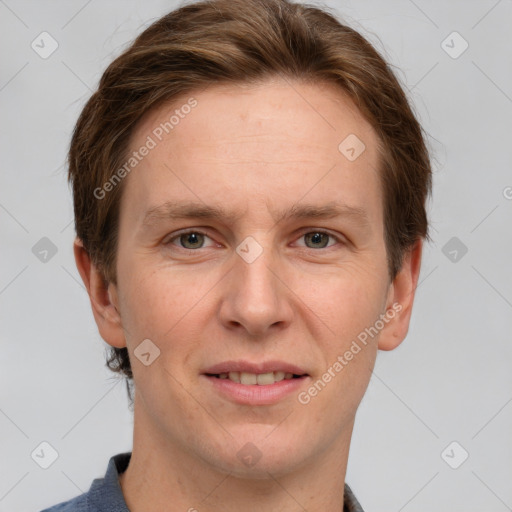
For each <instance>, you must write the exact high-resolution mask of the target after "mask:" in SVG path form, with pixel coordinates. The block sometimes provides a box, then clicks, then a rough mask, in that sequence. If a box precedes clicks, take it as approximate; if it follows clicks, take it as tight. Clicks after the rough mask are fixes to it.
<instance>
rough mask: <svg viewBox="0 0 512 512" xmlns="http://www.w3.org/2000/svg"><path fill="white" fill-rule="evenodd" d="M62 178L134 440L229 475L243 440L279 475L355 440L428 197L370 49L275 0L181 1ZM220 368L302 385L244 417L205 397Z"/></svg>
mask: <svg viewBox="0 0 512 512" xmlns="http://www.w3.org/2000/svg"><path fill="white" fill-rule="evenodd" d="M212 27H214V29H212ZM69 178H70V181H71V183H72V186H73V197H74V209H75V226H76V232H77V240H76V243H75V255H76V260H77V265H78V268H79V270H80V273H81V275H82V278H83V279H84V281H85V282H86V285H87V288H88V291H89V295H90V297H91V304H92V308H93V313H94V316H95V319H96V322H97V324H98V328H99V331H100V334H101V336H102V337H103V339H104V340H105V341H106V342H107V343H108V344H109V346H110V350H111V352H110V354H109V357H108V360H107V365H108V366H109V368H111V369H112V370H113V371H115V372H119V373H121V374H123V375H124V376H125V377H126V379H127V382H128V383H129V384H130V386H129V388H128V389H129V392H133V389H135V404H136V414H137V407H139V410H140V415H141V417H144V421H145V424H147V425H151V428H153V429H154V431H158V432H160V433H161V434H162V439H166V440H169V441H168V442H169V443H170V444H173V445H174V447H181V448H182V449H183V450H189V451H190V450H192V452H193V453H194V454H195V455H197V456H198V457H200V458H202V459H204V460H208V461H210V462H211V463H212V464H217V465H218V466H219V467H222V468H223V469H225V470H230V471H244V470H249V469H248V468H247V466H246V467H245V469H244V467H243V465H241V466H237V464H238V462H237V458H236V456H235V454H236V453H237V450H239V449H240V448H242V447H243V446H246V443H249V442H250V443H253V444H254V445H255V446H257V447H258V450H261V452H260V453H263V454H264V457H262V461H265V462H264V463H263V464H262V466H261V467H262V468H266V469H267V470H268V469H270V468H273V469H274V470H275V469H276V468H277V467H283V466H282V463H283V462H282V461H283V460H284V458H286V460H287V464H288V465H294V464H295V465H300V464H301V463H304V461H305V460H309V459H311V458H312V457H314V454H318V453H321V452H323V451H325V450H326V449H327V448H328V446H333V443H335V442H336V441H338V440H339V439H340V435H341V434H340V433H342V432H345V433H346V434H347V435H348V433H349V431H350V429H351V425H352V422H353V420H354V415H355V411H356V409H357V407H358V405H359V402H360V400H361V398H362V396H363V395H364V392H365V390H366V388H367V385H368V382H369V379H370V376H371V372H372V369H373V365H374V362H375V357H376V353H377V350H378V349H381V350H391V349H393V348H395V347H396V346H398V345H399V344H400V343H401V342H402V341H403V339H404V338H405V336H406V334H407V330H408V325H409V319H410V315H411V311H412V304H413V298H414V291H415V287H416V283H417V278H418V274H419V268H420V262H421V250H422V243H423V241H424V240H425V239H428V228H427V216H426V208H425V206H426V200H427V197H428V195H429V193H430V189H431V168H430V162H429V155H428V152H427V148H426V145H425V141H424V135H423V131H422V129H421V127H420V125H419V123H418V121H417V119H416V118H415V115H414V114H413V111H412V109H411V107H410V105H409V103H408V100H407V98H406V96H405V94H404V92H403V90H402V87H401V86H400V84H399V82H398V80H397V79H396V77H395V75H394V74H393V72H392V71H391V69H390V67H389V65H388V64H386V62H385V61H384V59H383V58H382V57H381V56H380V55H379V53H378V52H377V51H376V50H375V49H374V48H373V47H372V46H371V45H370V43H368V42H367V41H366V40H365V39H364V38H363V37H362V36H361V35H360V34H359V33H357V32H356V31H354V30H353V29H351V28H350V27H348V26H345V25H343V24H341V23H340V22H339V21H338V20H337V19H335V18H334V17H333V16H332V15H331V14H329V13H328V12H326V11H325V10H320V9H318V8H316V7H313V6H306V5H300V4H293V3H289V2H287V1H285V0H263V1H246V0H240V1H239V0H214V1H209V2H199V3H194V4H190V5H186V6H183V7H181V8H180V9H178V10H176V11H173V12H171V13H169V14H168V15H166V16H164V17H163V18H161V19H159V20H157V21H156V22H155V23H153V24H152V25H151V26H149V27H148V28H147V29H146V30H145V31H144V32H143V33H142V34H141V35H140V36H138V37H137V38H136V40H135V41H134V42H133V44H132V45H131V46H130V47H129V48H128V49H126V50H125V51H124V52H123V53H122V54H121V55H120V56H119V57H118V58H116V59H115V60H114V61H113V62H112V63H111V64H110V66H109V67H108V68H107V70H106V71H105V72H104V74H103V76H102V78H101V80H100V84H99V87H98V90H97V91H96V92H95V93H94V94H93V95H92V97H91V98H90V99H89V101H88V102H87V104H86V105H85V107H84V109H83V111H82V113H81V115H80V118H79V120H78V122H77V124H76V127H75V130H74V133H73V137H72V141H71V146H70V151H69ZM192 203H194V205H195V213H194V217H190V216H187V215H188V214H189V213H190V211H189V210H191V207H192ZM328 209H337V211H335V212H334V213H333V214H331V215H328V214H327V213H326V211H327V210H328ZM178 214H180V215H178ZM181 214H183V215H181ZM364 333H365V334H364ZM143 340H150V342H149V344H148V341H145V342H144V343H145V344H143V345H141V343H142V342H143ZM141 347H142V348H141ZM140 352H143V353H145V354H148V353H149V354H150V355H149V356H145V359H146V361H145V362H144V361H143V359H144V357H140V356H141V354H140ZM348 352H350V353H351V354H352V355H350V354H349V353H348ZM340 357H341V359H340ZM233 361H236V362H240V361H245V362H252V363H254V364H259V363H260V362H269V361H288V363H289V364H292V365H295V366H296V372H297V375H302V377H301V378H300V379H294V380H297V381H298V382H297V383H296V384H295V386H296V388H295V389H296V392H295V393H292V394H289V395H287V397H286V398H284V399H282V400H280V401H279V402H276V403H274V402H272V403H270V402H269V403H263V402H262V403H261V404H259V405H257V406H254V405H248V404H246V403H243V401H242V402H240V401H238V402H237V401H234V400H232V399H227V398H226V397H225V396H224V395H223V393H222V392H218V390H217V387H216V386H217V384H218V382H216V381H217V380H218V381H220V380H223V379H222V377H223V375H222V374H223V373H226V372H225V371H224V369H225V368H224V366H225V365H226V364H228V366H229V364H231V363H229V362H233ZM145 363H150V364H145ZM336 363H338V364H336ZM219 364H220V367H219V366H218V365H219ZM223 365H224V366H223ZM235 366H236V365H235ZM232 369H233V371H237V370H236V369H235V368H232ZM267 369H268V368H267ZM261 370H262V371H261V372H259V371H258V372H256V370H255V373H264V372H265V371H266V370H265V368H263V367H262V368H261ZM292 373H293V372H292ZM213 379H215V380H216V381H215V382H214V381H213ZM133 381H134V383H135V386H134V387H133ZM299 381H300V382H299ZM292 395H293V396H292ZM130 398H132V395H131V393H130ZM137 404H140V405H137ZM287 415H289V417H290V419H289V420H286V421H283V418H284V417H287ZM280 422H282V423H280ZM278 424H279V427H278ZM312 428H316V429H317V432H318V438H316V439H310V438H308V439H307V440H304V438H305V437H308V436H309V433H310V432H311V429H312ZM270 433H272V435H270ZM298 444H300V446H301V448H300V449H299V450H297V449H296V448H297V445H298ZM292 448H293V450H295V451H294V452H293V453H294V454H295V455H293V456H291V457H290V449H292ZM219 454H222V455H221V456H220V457H219ZM240 464H241V463H240ZM251 471H252V469H251Z"/></svg>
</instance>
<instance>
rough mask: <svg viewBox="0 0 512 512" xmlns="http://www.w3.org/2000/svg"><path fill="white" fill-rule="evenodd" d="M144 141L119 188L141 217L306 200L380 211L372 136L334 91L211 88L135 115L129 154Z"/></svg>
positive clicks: (295, 85)
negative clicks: (172, 204)
mask: <svg viewBox="0 0 512 512" xmlns="http://www.w3.org/2000/svg"><path fill="white" fill-rule="evenodd" d="M190 105H194V106H193V107H191V106H190ZM149 139H151V140H152V142H153V143H152V144H151V146H152V148H151V150H150V151H149V152H147V155H146V156H144V157H143V158H142V159H141V160H140V163H139V164H138V165H137V170H136V172H132V173H130V175H129V177H128V183H126V184H125V185H126V190H125V192H124V194H128V195H129V196H130V201H129V202H130V203H131V204H132V206H133V207H130V210H131V211H132V213H133V215H134V216H136V217H139V218H140V216H141V215H143V214H144V213H145V212H147V211H148V210H149V209H151V208H154V207H155V206H156V205H158V204H161V203H164V202H166V201H168V200H169V199H173V200H175V199H178V198H180V197H183V196H186V197H187V198H189V199H192V200H194V202H197V201H198V200H199V201H203V202H204V203H205V204H208V206H221V205H223V204H224V205H225V204H226V201H228V202H230V203H233V205H234V206H235V203H236V206H237V207H238V208H237V210H241V209H246V210H247V207H248V206H250V207H251V210H254V208H256V209H257V208H264V209H265V210H267V209H268V206H269V205H274V204H275V205H277V207H279V208H280V207H281V206H282V205H283V203H286V204H290V205H291V204H293V203H296V202H298V201H299V200H300V199H301V198H302V197H304V196H305V195H306V194H307V195H308V198H307V199H308V200H309V201H308V202H310V203H315V202H318V201H320V202H324V203H326V202H332V201H336V200H338V199H339V200H343V202H345V203H347V204H348V203H352V204H354V205H355V206H356V207H361V208H362V207H363V206H364V205H365V204H366V205H370V206H371V204H372V203H373V208H374V209H375V210H377V209H379V208H380V188H379V187H378V182H379V180H378V174H377V172H378V171H377V167H378V161H379V155H378V143H379V141H378V138H377V136H376V134H375V132H374V130H373V128H372V126H371V125H370V124H369V123H368V122H367V121H366V120H365V119H364V118H363V116H362V114H361V113H360V112H359V110H358V109H357V108H356V106H355V105H354V104H353V102H352V101H351V100H350V99H349V98H348V97H347V96H346V94H345V93H344V92H343V91H342V90H341V89H339V88H338V87H336V86H335V85H334V84H306V83H300V82H292V81H289V82H288V81H284V80H272V81H268V82H266V83H261V84H258V85H240V84H230V85H218V84H217V85H213V86H209V87H208V88H206V89H203V90H200V91H195V92H192V93H190V94H184V95H182V96H180V97H178V98H175V99H174V100H173V101H172V102H171V103H167V104H165V105H162V106H160V107H158V108H156V109H154V110H152V111H150V112H149V113H147V114H146V115H145V116H143V118H142V119H141V120H140V122H139V123H138V125H137V127H136V129H135V130H134V132H133V134H132V138H131V141H130V150H131V151H136V150H137V149H139V148H141V147H143V146H144V145H147V142H148V140H149ZM359 153H360V155H359V156H358V154H359ZM354 154H355V156H356V158H354ZM240 192H242V194H240ZM317 200H318V201H317ZM123 202H124V199H123ZM369 213H370V215H369V217H370V218H371V217H372V215H373V216H374V219H373V220H378V219H377V217H376V216H377V215H378V213H377V211H375V212H374V213H373V214H372V213H371V212H369Z"/></svg>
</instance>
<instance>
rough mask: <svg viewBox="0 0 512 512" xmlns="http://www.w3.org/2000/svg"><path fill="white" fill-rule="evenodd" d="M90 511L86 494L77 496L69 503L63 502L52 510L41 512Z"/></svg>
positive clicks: (46, 509) (51, 508) (47, 509)
mask: <svg viewBox="0 0 512 512" xmlns="http://www.w3.org/2000/svg"><path fill="white" fill-rule="evenodd" d="M89 510H90V509H89V508H88V506H87V498H86V496H85V494H81V495H80V496H76V497H75V498H72V499H70V500H68V501H63V502H62V503H58V504H57V505H53V506H52V507H50V508H45V509H44V510H41V512H86V511H89Z"/></svg>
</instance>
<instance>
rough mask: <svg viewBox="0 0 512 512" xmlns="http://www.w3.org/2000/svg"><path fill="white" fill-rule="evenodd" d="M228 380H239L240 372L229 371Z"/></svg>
mask: <svg viewBox="0 0 512 512" xmlns="http://www.w3.org/2000/svg"><path fill="white" fill-rule="evenodd" d="M229 380H232V381H233V382H240V372H229Z"/></svg>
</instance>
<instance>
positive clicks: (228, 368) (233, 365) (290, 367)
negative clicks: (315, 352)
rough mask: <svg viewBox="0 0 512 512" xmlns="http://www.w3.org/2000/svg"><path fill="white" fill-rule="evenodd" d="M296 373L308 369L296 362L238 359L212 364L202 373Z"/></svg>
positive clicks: (303, 372) (298, 373)
mask: <svg viewBox="0 0 512 512" xmlns="http://www.w3.org/2000/svg"><path fill="white" fill-rule="evenodd" d="M279 371H281V372H285V373H294V374H295V375H307V373H308V372H307V371H305V370H304V369H302V368H300V367H299V366H296V365H294V364H290V363H286V362H284V361H277V360H273V361H262V362H260V363H255V362H250V361H244V360H238V361H224V362H222V363H218V364H215V365H213V366H210V367H209V368H207V369H206V370H203V371H202V372H201V373H202V374H207V373H208V374H219V373H229V372H247V373H269V372H279Z"/></svg>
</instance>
